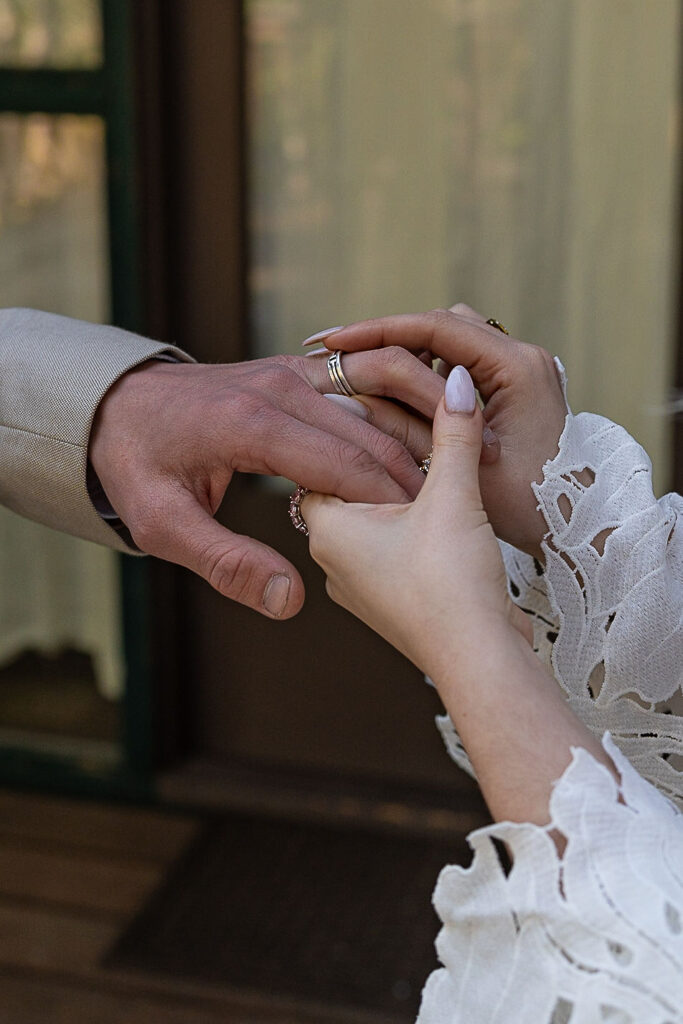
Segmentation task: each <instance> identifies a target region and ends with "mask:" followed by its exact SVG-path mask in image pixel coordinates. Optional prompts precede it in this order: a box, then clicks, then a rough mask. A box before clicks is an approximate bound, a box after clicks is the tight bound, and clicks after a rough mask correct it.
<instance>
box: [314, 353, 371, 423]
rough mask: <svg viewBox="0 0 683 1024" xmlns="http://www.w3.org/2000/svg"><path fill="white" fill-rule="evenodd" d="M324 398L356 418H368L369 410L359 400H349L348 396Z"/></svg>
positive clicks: (324, 396) (326, 396)
mask: <svg viewBox="0 0 683 1024" xmlns="http://www.w3.org/2000/svg"><path fill="white" fill-rule="evenodd" d="M325 351H327V349H325ZM323 398H329V400H330V401H331V402H334V403H335V404H336V405H340V406H341V407H342V409H346V410H347V411H348V412H352V413H353V415H354V416H360V418H361V419H362V420H366V419H367V418H368V410H367V409H366V407H365V406H364V404H363V403H362V402H359V401H358V399H357V398H347V397H346V395H323Z"/></svg>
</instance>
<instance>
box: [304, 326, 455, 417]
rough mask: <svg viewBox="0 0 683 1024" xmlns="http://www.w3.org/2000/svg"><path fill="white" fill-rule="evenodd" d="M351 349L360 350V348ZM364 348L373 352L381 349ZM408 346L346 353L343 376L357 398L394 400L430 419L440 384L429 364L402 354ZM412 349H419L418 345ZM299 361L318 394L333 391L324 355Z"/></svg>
mask: <svg viewBox="0 0 683 1024" xmlns="http://www.w3.org/2000/svg"><path fill="white" fill-rule="evenodd" d="M388 319H392V318H391V317H389V318H388ZM399 319H400V318H399ZM346 330H350V328H345V331H346ZM335 337H336V335H335ZM331 340H332V339H330V343H331ZM353 347H354V349H355V348H363V346H362V345H357V346H356V345H354V346H353ZM367 347H368V348H370V349H375V348H379V347H381V346H378V345H369V346H367ZM408 347H410V348H413V346H412V345H411V346H403V347H402V346H393V347H392V348H388V349H386V350H384V351H370V352H356V351H353V352H348V353H347V354H346V355H344V356H343V358H342V369H343V372H344V376H345V377H346V379H347V381H348V383H349V385H350V386H351V388H352V389H353V390H354V391H356V392H358V394H360V395H377V396H379V397H383V398H396V399H398V400H399V401H401V402H405V403H406V405H409V406H410V407H411V408H412V409H415V410H416V411H417V412H419V413H422V415H423V416H428V417H429V418H430V419H431V418H432V417H433V415H434V410H435V409H436V407H437V405H438V403H439V400H440V398H441V397H442V395H443V388H444V385H443V381H442V380H440V379H439V376H438V374H436V373H434V372H433V370H432V368H431V365H430V366H426V365H425V363H423V362H422V361H421V360H420V359H417V358H415V355H413V354H411V353H410V352H408V351H406V348H408ZM416 348H417V349H418V350H419V349H420V346H416ZM303 362H304V367H303V369H304V372H305V373H306V376H307V377H308V379H309V381H310V382H311V384H312V385H313V387H314V388H315V389H316V391H319V392H320V393H321V394H324V393H326V392H332V391H334V385H333V384H332V381H331V380H330V376H329V373H328V372H327V359H326V358H325V357H324V356H315V357H314V358H312V359H305V360H303Z"/></svg>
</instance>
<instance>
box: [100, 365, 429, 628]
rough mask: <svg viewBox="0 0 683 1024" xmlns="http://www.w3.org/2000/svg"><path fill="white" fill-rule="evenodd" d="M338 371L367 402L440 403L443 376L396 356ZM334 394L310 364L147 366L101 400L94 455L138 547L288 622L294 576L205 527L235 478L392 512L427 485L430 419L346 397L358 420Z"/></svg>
mask: <svg viewBox="0 0 683 1024" xmlns="http://www.w3.org/2000/svg"><path fill="white" fill-rule="evenodd" d="M344 371H345V373H346V375H347V378H348V379H349V381H350V382H351V385H352V387H353V388H354V389H356V390H358V391H359V392H363V394H364V395H384V396H390V397H395V398H398V399H400V400H402V401H403V402H405V403H407V404H409V405H410V406H412V407H413V408H416V409H418V410H420V411H421V412H423V413H425V414H426V413H428V412H429V411H430V410H432V409H433V408H434V407H435V406H436V403H437V402H438V400H439V398H440V396H441V395H442V394H443V387H444V384H443V380H441V379H440V378H439V377H438V375H437V374H434V373H433V372H432V371H431V370H430V369H429V368H427V367H426V366H425V365H424V364H423V363H421V362H420V361H419V360H417V359H415V358H414V357H413V356H411V355H410V354H409V353H407V352H403V351H400V350H399V354H398V356H397V352H396V351H394V352H390V351H386V352H368V353H358V354H354V355H352V356H348V357H345V359H344ZM332 391H333V388H332V384H331V382H330V378H329V375H328V372H327V366H326V360H325V359H324V358H322V357H319V356H314V357H313V358H304V357H295V356H275V357H273V358H270V359H261V360H254V361H253V362H248V363H236V364H231V365H201V364H188V363H166V362H159V361H150V362H147V363H145V364H143V365H142V366H141V367H139V368H137V369H135V370H131V371H129V372H128V373H126V374H125V375H124V376H123V377H122V378H121V379H120V380H119V381H118V382H117V383H116V384H115V385H114V386H113V387H112V388H111V389H110V390H109V392H108V393H107V394H106V395H105V397H104V399H103V400H102V402H101V403H100V406H99V408H98V411H97V414H96V417H95V421H94V424H93V429H92V433H91V438H90V447H89V458H90V461H91V463H92V466H93V468H94V470H95V472H96V474H97V476H98V477H99V480H100V483H101V484H102V487H103V489H104V491H105V493H106V495H107V498H108V500H109V502H110V503H111V505H112V507H113V509H114V510H115V512H116V513H117V515H118V516H119V517H120V518H121V519H122V521H123V522H124V523H125V524H126V526H127V528H128V529H129V531H130V533H131V536H132V537H133V540H134V541H135V543H136V544H137V546H138V547H139V548H140V549H141V550H142V551H146V552H148V553H150V554H153V555H156V556H158V557H159V558H165V559H168V560H169V561H172V562H177V563H178V564H180V565H184V566H186V567H187V568H189V569H192V570H193V571H194V572H196V573H198V574H199V575H200V576H203V577H204V579H206V580H207V581H208V582H209V583H210V584H211V585H212V586H213V587H215V589H216V590H218V591H219V592H220V593H221V594H223V595H225V596H226V597H230V598H232V599H233V600H236V601H239V602H240V603H241V604H245V605H248V606H249V607H250V608H253V609H255V610H256V611H259V612H261V613H262V614H264V615H266V616H269V617H271V618H277V619H286V618H290V617H291V616H293V615H295V614H296V613H297V612H298V611H299V609H300V608H301V605H302V604H303V600H304V587H303V582H302V580H301V577H300V576H299V574H298V572H297V571H296V569H295V568H294V567H293V566H292V565H291V564H290V563H289V562H288V561H287V560H286V559H285V558H283V557H282V556H281V555H280V554H278V553H277V552H276V551H273V549H272V548H269V547H267V546H266V545H265V544H262V543H260V542H259V541H257V540H254V539H252V538H250V537H245V536H240V535H237V534H234V533H232V532H231V531H229V530H227V529H226V528H225V527H223V526H221V525H220V524H219V523H217V522H216V520H215V519H214V518H213V516H214V514H215V512H216V511H217V509H218V507H219V506H220V504H221V501H222V500H223V496H224V494H225V491H226V489H227V487H228V485H229V483H230V480H231V478H232V474H233V472H235V471H236V470H238V471H240V472H244V473H264V474H269V475H281V476H285V477H288V478H289V479H291V480H294V481H297V482H298V483H301V484H303V485H304V486H305V487H308V488H311V489H312V490H316V491H320V492H323V493H328V494H335V495H338V496H340V497H341V498H344V499H346V500H348V501H372V502H399V503H402V502H408V501H410V500H411V499H412V498H414V497H415V496H416V494H417V493H418V491H419V489H420V487H421V485H422V482H423V479H424V478H423V476H422V474H421V473H420V471H419V469H418V466H417V461H419V460H420V459H421V458H423V457H424V455H426V453H427V450H428V448H429V433H430V431H429V427H428V426H427V425H426V424H424V423H422V422H421V421H420V420H418V419H415V418H413V417H409V416H408V414H407V413H404V412H403V411H402V410H401V409H400V408H399V407H398V406H395V405H390V404H388V403H383V402H381V401H379V400H378V399H372V398H369V399H366V398H364V399H363V401H362V402H361V401H356V400H354V399H348V400H347V403H348V402H351V403H352V406H353V408H354V410H355V412H356V415H353V414H352V412H351V411H349V406H348V404H346V405H345V403H344V401H342V402H340V401H338V400H335V401H330V400H329V399H326V398H325V397H323V396H324V393H331V392H332ZM399 438H400V440H399ZM283 515H286V506H285V503H284V502H283Z"/></svg>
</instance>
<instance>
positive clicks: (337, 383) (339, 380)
mask: <svg viewBox="0 0 683 1024" xmlns="http://www.w3.org/2000/svg"><path fill="white" fill-rule="evenodd" d="M342 355H343V353H342V352H341V350H339V349H337V351H336V352H333V353H332V355H331V356H330V358H329V359H328V360H327V372H328V373H329V375H330V380H331V381H332V385H333V387H334V390H335V391H336V392H337V394H339V395H346V397H347V398H354V397H355V395H356V394H357V392H356V391H354V390H353V388H352V387H351V385H350V384H349V382H348V380H347V379H346V377H345V376H344V371H343V370H342V365H341V357H342Z"/></svg>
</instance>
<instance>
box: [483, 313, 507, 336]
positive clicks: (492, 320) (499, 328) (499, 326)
mask: <svg viewBox="0 0 683 1024" xmlns="http://www.w3.org/2000/svg"><path fill="white" fill-rule="evenodd" d="M486 323H487V324H488V325H489V326H490V327H495V328H496V330H497V331H502V332H503V334H508V335H509V333H510V332H509V331H508V329H507V327H505V326H504V325H503V324H502V323H501V322H500V320H496V319H495V317H492V316H490V317H489V318H488V320H487V321H486Z"/></svg>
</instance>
